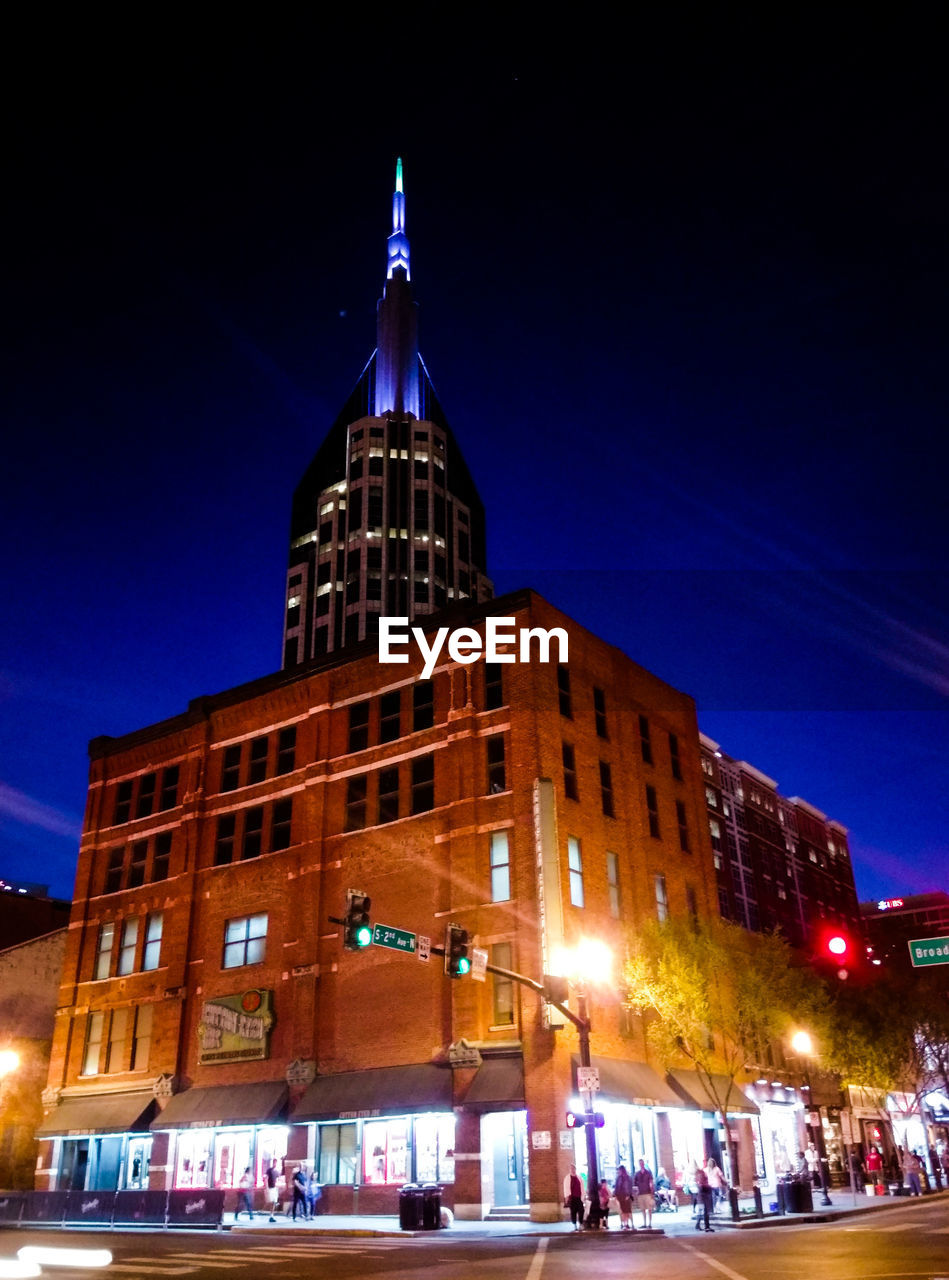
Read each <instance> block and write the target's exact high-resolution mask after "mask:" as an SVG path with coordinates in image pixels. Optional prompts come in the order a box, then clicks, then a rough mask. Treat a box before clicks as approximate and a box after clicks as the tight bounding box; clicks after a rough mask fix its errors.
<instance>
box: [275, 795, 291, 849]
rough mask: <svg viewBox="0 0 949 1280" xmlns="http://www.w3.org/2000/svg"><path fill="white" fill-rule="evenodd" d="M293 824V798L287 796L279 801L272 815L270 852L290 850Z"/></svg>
mask: <svg viewBox="0 0 949 1280" xmlns="http://www.w3.org/2000/svg"><path fill="white" fill-rule="evenodd" d="M292 822H293V797H292V796H286V797H285V798H284V799H283V800H277V801H276V802H275V804H274V807H273V812H272V813H271V815H270V851H271V853H274V852H275V851H276V850H278V849H289V848H290V835H291V826H292Z"/></svg>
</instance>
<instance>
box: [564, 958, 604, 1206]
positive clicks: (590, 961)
mask: <svg viewBox="0 0 949 1280" xmlns="http://www.w3.org/2000/svg"><path fill="white" fill-rule="evenodd" d="M612 959H613V957H612V955H611V953H610V950H609V948H608V947H607V946H606V944H605V943H603V942H600V941H598V940H596V939H581V941H580V942H578V943H577V945H576V946H575V947H573V948H570V949H567V948H563V949H561V950H560V951H559V953H558V955H557V963H556V968H557V969H558V970H559V972H560V974H561V975H562V976H563V977H565V978H566V979H567V981H568V982H569V983H570V984H571V985H572V986H573V989H574V993H575V995H576V997H577V1012H576V1016H574V1015H572V1014H571V1015H569V1016H570V1020H571V1022H573V1024H574V1026H575V1027H576V1028H577V1036H578V1039H579V1049H580V1066H581V1067H586V1068H589V1067H591V1066H592V1065H593V1062H592V1060H591V1057H590V1012H589V1007H588V1005H587V987H588V984H589V983H591V982H607V981H609V976H610V966H611V963H612ZM580 1093H581V1097H582V1098H583V1111H584V1122H583V1127H584V1130H585V1131H586V1132H585V1138H586V1147H587V1191H588V1192H589V1195H590V1205H591V1210H592V1209H593V1208H594V1207H596V1208H598V1206H599V1198H598V1197H599V1187H600V1167H599V1159H598V1157H597V1150H596V1124H595V1121H594V1118H593V1117H594V1105H595V1103H596V1094H595V1091H594V1090H592V1089H581V1091H580Z"/></svg>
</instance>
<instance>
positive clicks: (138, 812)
mask: <svg viewBox="0 0 949 1280" xmlns="http://www.w3.org/2000/svg"><path fill="white" fill-rule="evenodd" d="M156 782H157V775H156V774H154V773H146V774H144V775H143V776H142V780H141V782H140V783H139V786H138V804H137V805H136V806H135V816H136V818H147V817H148V816H149V815H150V814H151V812H152V810H153V809H154V808H155V784H156Z"/></svg>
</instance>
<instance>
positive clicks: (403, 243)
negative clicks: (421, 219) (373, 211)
mask: <svg viewBox="0 0 949 1280" xmlns="http://www.w3.org/2000/svg"><path fill="white" fill-rule="evenodd" d="M398 267H402V268H403V269H404V271H405V278H406V280H411V278H412V274H411V271H410V270H409V242H408V238H407V236H406V234H405V194H404V192H403V190H402V157H401V156H399V158H398V160H397V161H396V162H395V191H394V192H393V193H392V235H391V236H389V266H388V270H387V271H386V279H387V280H391V279H392V273H393V271H395V270H396V269H397V268H398Z"/></svg>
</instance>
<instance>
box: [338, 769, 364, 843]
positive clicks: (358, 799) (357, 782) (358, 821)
mask: <svg viewBox="0 0 949 1280" xmlns="http://www.w3.org/2000/svg"><path fill="white" fill-rule="evenodd" d="M367 776H368V775H367V774H365V773H364V774H361V775H360V776H359V777H358V778H349V779H348V780H347V783H346V826H345V828H344V829H345V830H346V831H361V830H362V828H363V827H364V826H365V825H366V780H367Z"/></svg>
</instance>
